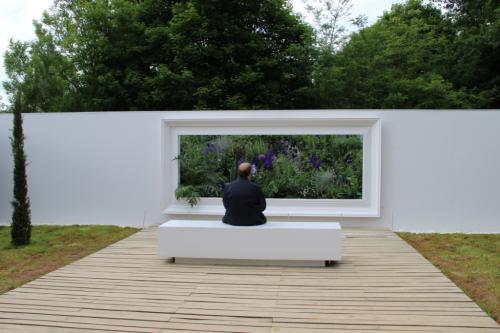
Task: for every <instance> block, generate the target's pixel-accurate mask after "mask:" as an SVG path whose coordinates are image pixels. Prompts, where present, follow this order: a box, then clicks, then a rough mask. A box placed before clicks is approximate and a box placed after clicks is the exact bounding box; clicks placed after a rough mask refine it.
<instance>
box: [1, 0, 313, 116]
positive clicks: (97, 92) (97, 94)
mask: <svg viewBox="0 0 500 333" xmlns="http://www.w3.org/2000/svg"><path fill="white" fill-rule="evenodd" d="M36 31H37V39H36V40H35V41H34V42H33V43H20V42H12V43H11V47H10V48H9V51H8V52H7V54H6V57H5V62H6V68H7V74H8V77H9V80H8V81H7V82H6V83H5V87H6V91H7V92H8V93H9V94H10V96H15V94H16V93H17V92H18V91H22V92H23V93H24V96H25V98H24V99H23V103H25V104H26V110H27V111H43V112H50V111H73V110H80V111H83V110H90V111H99V110H166V109H194V108H200V109H241V108H250V109H251V108H298V107H305V106H306V104H307V102H308V99H309V98H310V97H309V96H310V95H309V93H310V86H311V67H312V65H313V56H312V55H313V46H312V30H311V28H310V27H309V26H308V25H307V24H305V23H303V22H301V21H300V19H299V18H298V17H296V16H295V15H294V14H293V12H292V10H291V6H290V5H289V3H288V2H287V1H286V0H256V1H246V2H245V1H243V2H241V1H239V2H235V1H231V0H224V1H220V0H218V1H216V0H144V1H129V0H56V1H55V4H54V6H53V7H52V9H51V10H50V12H48V13H45V14H44V16H43V19H42V21H41V22H40V23H37V24H36ZM11 99H12V98H11Z"/></svg>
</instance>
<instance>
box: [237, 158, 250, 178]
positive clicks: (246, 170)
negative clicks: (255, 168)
mask: <svg viewBox="0 0 500 333" xmlns="http://www.w3.org/2000/svg"><path fill="white" fill-rule="evenodd" d="M251 172H252V165H251V164H250V163H248V162H243V163H241V164H240V165H239V166H238V174H239V175H240V177H242V178H248V176H250V173H251Z"/></svg>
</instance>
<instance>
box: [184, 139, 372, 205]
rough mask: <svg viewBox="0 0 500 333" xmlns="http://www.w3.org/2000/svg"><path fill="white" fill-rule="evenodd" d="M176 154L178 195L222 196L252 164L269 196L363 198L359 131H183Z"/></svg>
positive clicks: (190, 200) (196, 199) (193, 200)
mask: <svg viewBox="0 0 500 333" xmlns="http://www.w3.org/2000/svg"><path fill="white" fill-rule="evenodd" d="M180 142H181V149H180V154H179V156H178V157H177V159H178V160H179V164H180V184H179V187H178V188H177V190H176V197H177V198H178V199H185V200H186V201H187V202H188V203H189V204H190V205H191V206H194V205H196V204H197V203H198V202H199V198H200V197H221V196H222V194H223V190H224V184H225V183H228V182H230V181H232V180H234V179H235V178H236V177H237V168H238V164H239V163H241V162H243V161H248V162H250V163H252V167H253V170H254V171H255V174H254V177H253V181H255V182H256V183H258V184H259V185H260V186H261V187H262V191H263V192H264V195H265V196H266V197H268V198H308V199H360V198H361V197H362V169H363V148H362V147H363V141H362V137H361V136H359V135H260V136H257V135H224V136H222V135H218V136H217V135H185V136H181V140H180Z"/></svg>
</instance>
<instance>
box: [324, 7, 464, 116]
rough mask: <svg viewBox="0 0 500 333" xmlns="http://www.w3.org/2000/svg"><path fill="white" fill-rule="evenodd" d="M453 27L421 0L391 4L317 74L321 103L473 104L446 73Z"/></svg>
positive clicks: (358, 105) (377, 105)
mask: <svg viewBox="0 0 500 333" xmlns="http://www.w3.org/2000/svg"><path fill="white" fill-rule="evenodd" d="M452 38H453V29H452V27H451V26H450V24H449V21H448V20H446V19H445V17H443V15H442V13H441V11H440V10H439V9H437V8H435V7H434V6H432V5H430V4H423V3H422V1H420V0H409V1H408V2H407V3H406V4H396V5H393V7H392V9H391V11H389V12H386V13H385V14H384V15H383V16H382V17H381V18H380V19H379V20H378V21H377V22H376V23H375V24H373V25H372V26H370V27H368V28H365V29H362V30H361V31H359V32H358V33H355V34H353V35H352V37H351V39H350V41H349V42H348V43H347V44H346V46H345V47H344V48H343V49H342V50H341V51H340V52H339V53H338V54H336V55H335V56H334V57H330V58H328V59H326V61H325V62H324V63H323V64H321V65H322V68H320V70H318V71H317V73H316V77H315V83H316V89H317V91H318V95H319V96H320V97H319V99H320V101H321V103H322V104H321V107H333V108H464V107H469V106H470V105H471V101H470V96H469V95H468V94H467V93H466V91H465V90H464V89H459V88H457V87H455V86H454V85H453V82H452V81H450V80H449V79H448V78H447V77H446V75H447V73H449V61H448V59H449V55H448V51H449V49H450V44H451V41H452Z"/></svg>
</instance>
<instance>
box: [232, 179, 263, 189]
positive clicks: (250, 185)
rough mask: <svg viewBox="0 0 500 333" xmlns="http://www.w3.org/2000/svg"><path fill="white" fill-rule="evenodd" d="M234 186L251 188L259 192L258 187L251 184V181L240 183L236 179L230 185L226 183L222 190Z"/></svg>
mask: <svg viewBox="0 0 500 333" xmlns="http://www.w3.org/2000/svg"><path fill="white" fill-rule="evenodd" d="M234 186H245V187H251V188H255V189H259V190H260V186H259V185H258V184H256V183H254V182H251V181H242V180H240V179H236V180H233V181H232V182H230V183H226V184H225V185H224V188H230V187H234Z"/></svg>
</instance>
